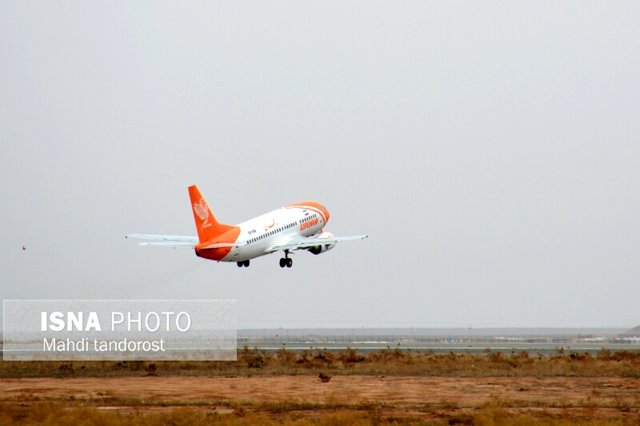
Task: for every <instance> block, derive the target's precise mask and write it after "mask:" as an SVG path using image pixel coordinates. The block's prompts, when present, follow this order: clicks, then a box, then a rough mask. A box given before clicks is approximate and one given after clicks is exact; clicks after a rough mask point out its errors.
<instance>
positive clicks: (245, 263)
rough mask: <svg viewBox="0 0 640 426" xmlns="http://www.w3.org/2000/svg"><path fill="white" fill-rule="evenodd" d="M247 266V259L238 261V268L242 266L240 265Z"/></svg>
mask: <svg viewBox="0 0 640 426" xmlns="http://www.w3.org/2000/svg"><path fill="white" fill-rule="evenodd" d="M243 266H244V267H245V268H248V267H249V261H248V260H243V261H242V262H238V268H242V267H243Z"/></svg>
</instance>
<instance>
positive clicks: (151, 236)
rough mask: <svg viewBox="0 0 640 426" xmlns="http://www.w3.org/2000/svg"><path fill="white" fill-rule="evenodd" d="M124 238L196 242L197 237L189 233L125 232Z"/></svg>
mask: <svg viewBox="0 0 640 426" xmlns="http://www.w3.org/2000/svg"><path fill="white" fill-rule="evenodd" d="M125 238H135V239H138V240H151V241H173V242H184V243H197V242H198V237H195V236H190V235H157V234H127V235H125Z"/></svg>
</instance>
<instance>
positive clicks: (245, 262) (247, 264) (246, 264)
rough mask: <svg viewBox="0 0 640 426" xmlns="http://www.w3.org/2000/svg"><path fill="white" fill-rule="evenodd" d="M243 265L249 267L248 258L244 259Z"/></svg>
mask: <svg viewBox="0 0 640 426" xmlns="http://www.w3.org/2000/svg"><path fill="white" fill-rule="evenodd" d="M244 267H245V268H248V267H249V259H247V260H245V261H244Z"/></svg>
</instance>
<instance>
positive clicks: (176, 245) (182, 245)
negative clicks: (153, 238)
mask: <svg viewBox="0 0 640 426" xmlns="http://www.w3.org/2000/svg"><path fill="white" fill-rule="evenodd" d="M138 245H139V246H148V247H171V248H191V249H192V248H194V247H195V246H196V243H185V242H181V241H173V242H172V241H159V242H152V243H146V242H145V243H138Z"/></svg>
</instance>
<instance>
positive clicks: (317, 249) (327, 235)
mask: <svg viewBox="0 0 640 426" xmlns="http://www.w3.org/2000/svg"><path fill="white" fill-rule="evenodd" d="M333 237H334V235H333V234H332V233H331V232H323V233H321V234H320V235H318V236H316V238H317V239H319V240H321V239H332V238H333ZM335 246H336V243H327V244H318V245H317V246H312V247H309V248H308V249H307V250H309V251H310V252H311V253H313V254H320V253H324V252H325V251H329V250H331V249H332V248H334V247H335Z"/></svg>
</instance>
